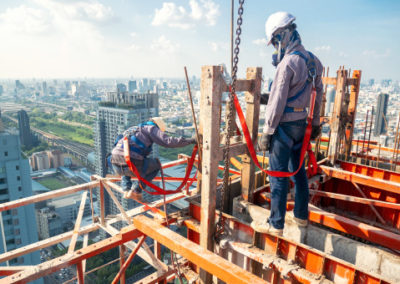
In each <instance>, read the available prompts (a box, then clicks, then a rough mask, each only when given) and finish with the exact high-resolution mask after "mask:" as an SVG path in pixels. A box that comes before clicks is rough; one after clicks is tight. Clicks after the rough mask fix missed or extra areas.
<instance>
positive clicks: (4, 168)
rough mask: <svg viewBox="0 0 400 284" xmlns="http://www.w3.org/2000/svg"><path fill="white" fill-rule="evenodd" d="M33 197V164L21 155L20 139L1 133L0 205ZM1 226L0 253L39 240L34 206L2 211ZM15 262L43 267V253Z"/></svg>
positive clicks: (15, 261) (11, 261) (30, 255)
mask: <svg viewBox="0 0 400 284" xmlns="http://www.w3.org/2000/svg"><path fill="white" fill-rule="evenodd" d="M0 131H1V130H0ZM31 195H32V184H31V177H30V168H29V163H28V161H27V160H26V159H23V158H22V156H21V146H20V141H19V137H18V136H17V135H11V134H8V133H5V132H4V131H3V132H0V203H4V202H8V201H12V200H17V199H21V198H24V197H28V196H31ZM0 227H1V228H0V229H2V231H3V233H2V234H0V253H4V252H6V251H10V250H14V249H17V248H20V247H23V246H26V245H28V244H32V243H35V242H37V241H38V233H37V227H36V219H35V211H34V206H33V204H31V205H25V206H22V207H18V208H14V209H11V210H7V211H4V212H2V222H1V223H0ZM3 236H4V238H3ZM11 263H12V264H20V265H36V264H39V263H40V255H39V251H36V252H34V253H31V254H27V255H21V256H19V257H17V258H15V259H13V260H10V264H11ZM3 265H5V263H3ZM35 283H42V281H41V280H39V281H38V282H35Z"/></svg>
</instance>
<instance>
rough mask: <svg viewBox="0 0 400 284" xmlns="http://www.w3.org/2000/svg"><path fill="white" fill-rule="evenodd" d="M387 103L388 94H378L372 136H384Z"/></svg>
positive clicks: (386, 123)
mask: <svg viewBox="0 0 400 284" xmlns="http://www.w3.org/2000/svg"><path fill="white" fill-rule="evenodd" d="M388 102H389V95H388V94H379V96H378V101H377V104H376V115H375V126H374V136H380V135H381V134H385V133H386V131H387V125H388V122H387V117H386V112H387V105H388Z"/></svg>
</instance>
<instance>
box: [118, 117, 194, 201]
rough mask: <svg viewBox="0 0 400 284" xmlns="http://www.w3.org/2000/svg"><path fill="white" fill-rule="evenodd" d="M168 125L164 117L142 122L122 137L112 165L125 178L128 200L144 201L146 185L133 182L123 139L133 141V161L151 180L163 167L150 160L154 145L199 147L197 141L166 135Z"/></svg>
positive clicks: (142, 173)
mask: <svg viewBox="0 0 400 284" xmlns="http://www.w3.org/2000/svg"><path fill="white" fill-rule="evenodd" d="M165 129H166V127H165V122H164V120H163V119H162V118H161V117H153V118H152V119H150V121H148V122H145V123H141V124H139V125H138V126H133V127H130V128H129V129H127V130H126V131H125V132H124V133H123V135H119V137H118V138H117V140H118V141H116V144H115V147H114V149H113V150H112V153H111V164H112V168H113V170H114V172H115V173H117V174H118V175H120V176H122V178H121V187H122V190H123V191H124V192H125V193H124V197H125V198H134V199H137V200H141V199H142V189H143V188H145V187H146V185H145V184H144V183H143V182H134V183H132V181H131V177H134V176H135V175H134V174H133V173H132V171H131V170H130V169H129V167H128V165H127V164H126V162H125V157H124V146H123V145H124V142H123V140H124V139H123V137H125V136H127V137H128V139H129V147H130V149H129V150H130V151H129V153H130V158H131V161H132V163H133V164H134V165H135V167H136V168H137V170H138V171H139V173H140V175H141V176H142V177H143V178H144V179H145V180H147V181H152V180H153V178H155V177H156V176H157V174H158V172H159V171H160V169H161V164H160V162H159V160H158V159H156V158H148V157H147V156H148V155H149V154H150V153H151V151H152V146H153V143H156V144H158V145H160V146H163V147H167V148H178V147H184V146H186V145H189V144H196V139H194V138H191V139H186V138H184V137H172V136H169V135H168V134H166V133H165Z"/></svg>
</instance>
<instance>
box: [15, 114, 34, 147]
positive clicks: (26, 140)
mask: <svg viewBox="0 0 400 284" xmlns="http://www.w3.org/2000/svg"><path fill="white" fill-rule="evenodd" d="M18 127H19V138H20V141H21V145H23V146H25V147H30V146H32V142H33V141H32V134H31V126H30V124H29V116H28V114H27V113H26V111H24V110H23V109H21V110H20V111H19V112H18Z"/></svg>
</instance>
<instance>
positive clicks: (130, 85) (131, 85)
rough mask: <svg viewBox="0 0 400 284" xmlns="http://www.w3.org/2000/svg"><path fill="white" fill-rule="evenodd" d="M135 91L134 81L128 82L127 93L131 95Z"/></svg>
mask: <svg viewBox="0 0 400 284" xmlns="http://www.w3.org/2000/svg"><path fill="white" fill-rule="evenodd" d="M136 90H137V84H136V81H129V82H128V91H129V93H132V92H134V91H136Z"/></svg>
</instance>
